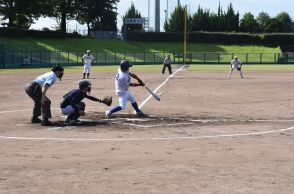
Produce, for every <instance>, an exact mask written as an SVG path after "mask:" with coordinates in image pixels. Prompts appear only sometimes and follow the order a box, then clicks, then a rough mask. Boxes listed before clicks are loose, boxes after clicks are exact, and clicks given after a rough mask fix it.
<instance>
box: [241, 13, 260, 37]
mask: <svg viewBox="0 0 294 194" xmlns="http://www.w3.org/2000/svg"><path fill="white" fill-rule="evenodd" d="M240 30H241V31H242V32H257V31H258V24H257V21H256V20H255V19H254V16H253V15H252V14H251V13H250V12H248V13H245V14H244V16H243V18H242V19H241V22H240Z"/></svg>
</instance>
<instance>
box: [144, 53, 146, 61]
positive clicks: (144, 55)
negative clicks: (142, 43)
mask: <svg viewBox="0 0 294 194" xmlns="http://www.w3.org/2000/svg"><path fill="white" fill-rule="evenodd" d="M144 63H146V53H145V52H144Z"/></svg>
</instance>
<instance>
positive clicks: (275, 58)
mask: <svg viewBox="0 0 294 194" xmlns="http://www.w3.org/2000/svg"><path fill="white" fill-rule="evenodd" d="M276 62H277V53H274V63H276Z"/></svg>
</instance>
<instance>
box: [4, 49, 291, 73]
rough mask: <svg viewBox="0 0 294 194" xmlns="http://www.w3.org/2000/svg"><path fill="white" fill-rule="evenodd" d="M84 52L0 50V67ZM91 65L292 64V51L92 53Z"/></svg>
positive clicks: (71, 58)
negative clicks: (169, 62)
mask: <svg viewBox="0 0 294 194" xmlns="http://www.w3.org/2000/svg"><path fill="white" fill-rule="evenodd" d="M83 55H84V53H83V52H65V51H17V52H15V51H8V50H1V49H0V67H1V68H19V67H24V66H30V67H49V66H51V65H52V64H57V63H58V64H62V65H64V66H69V65H81V64H82V56H83ZM92 55H93V57H94V58H95V61H94V64H93V65H115V64H118V63H119V61H121V60H123V59H126V60H129V61H130V62H132V63H136V64H161V63H162V62H163V60H164V57H165V56H167V55H170V56H171V59H172V61H173V63H178V64H181V63H184V62H185V63H189V64H205V63H207V64H225V63H230V61H231V60H232V59H233V58H234V56H235V55H236V56H238V57H239V59H240V60H241V61H242V62H243V63H251V64H255V63H257V64H278V63H293V62H294V54H293V53H283V54H280V53H209V52H201V53H200V52H189V53H186V58H185V60H184V54H183V53H181V52H177V53H168V52H92Z"/></svg>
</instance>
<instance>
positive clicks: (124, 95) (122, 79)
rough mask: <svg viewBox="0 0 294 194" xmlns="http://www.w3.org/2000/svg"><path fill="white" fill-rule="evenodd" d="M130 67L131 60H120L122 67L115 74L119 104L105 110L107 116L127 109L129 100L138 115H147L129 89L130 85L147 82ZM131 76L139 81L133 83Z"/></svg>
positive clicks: (141, 84) (134, 85)
mask: <svg viewBox="0 0 294 194" xmlns="http://www.w3.org/2000/svg"><path fill="white" fill-rule="evenodd" d="M130 67H132V64H130V63H129V61H127V60H122V61H121V62H120V67H119V68H118V72H117V74H116V76H115V88H116V95H117V96H118V99H119V104H118V105H117V106H115V107H113V108H112V109H111V110H107V111H106V112H105V115H106V117H107V118H110V117H111V115H112V114H113V113H115V112H117V111H120V110H123V109H125V107H126V103H127V101H130V102H131V104H132V106H133V108H134V109H135V111H136V115H137V116H145V114H144V113H143V112H142V111H141V110H140V109H139V108H138V104H137V102H136V99H135V97H134V96H133V94H132V93H131V92H130V91H129V87H137V86H145V84H144V83H143V81H142V80H141V79H140V78H139V77H138V76H137V75H136V74H134V73H132V72H130V71H129V68H130ZM131 77H132V78H134V79H136V80H137V81H138V82H139V83H132V82H131Z"/></svg>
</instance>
